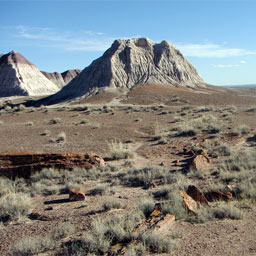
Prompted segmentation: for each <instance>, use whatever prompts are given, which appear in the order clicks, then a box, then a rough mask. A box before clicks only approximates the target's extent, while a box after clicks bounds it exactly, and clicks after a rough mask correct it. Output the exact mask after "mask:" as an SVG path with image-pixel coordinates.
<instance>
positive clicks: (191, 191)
mask: <svg viewBox="0 0 256 256" xmlns="http://www.w3.org/2000/svg"><path fill="white" fill-rule="evenodd" d="M187 194H188V195H189V196H191V197H192V198H193V199H194V200H195V201H197V202H199V203H201V204H206V205H209V203H208V201H207V199H206V198H205V195H204V193H203V192H202V191H201V190H200V189H199V188H197V187H196V186H194V185H189V186H188V189H187Z"/></svg>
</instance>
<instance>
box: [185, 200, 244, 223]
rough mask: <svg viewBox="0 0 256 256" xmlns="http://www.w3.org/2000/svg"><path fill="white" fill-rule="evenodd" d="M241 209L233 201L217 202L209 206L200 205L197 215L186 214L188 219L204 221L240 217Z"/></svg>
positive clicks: (198, 221) (241, 215)
mask: <svg viewBox="0 0 256 256" xmlns="http://www.w3.org/2000/svg"><path fill="white" fill-rule="evenodd" d="M242 217H243V214H242V211H241V210H240V209H239V208H237V207H236V206H235V205H234V203H233V202H217V203H215V204H214V205H212V206H211V207H209V206H202V207H201V208H200V211H199V213H198V215H197V216H188V220H189V221H192V222H197V223H204V222H207V221H212V220H215V219H236V220H237V219H241V218H242Z"/></svg>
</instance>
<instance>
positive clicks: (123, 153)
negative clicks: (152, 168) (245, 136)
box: [108, 141, 135, 160]
mask: <svg viewBox="0 0 256 256" xmlns="http://www.w3.org/2000/svg"><path fill="white" fill-rule="evenodd" d="M108 147H109V154H110V156H111V159H113V160H119V159H129V158H133V157H134V154H135V153H134V152H133V151H132V150H131V149H130V147H129V146H128V145H127V144H124V143H122V142H120V141H119V142H118V141H111V142H110V143H108Z"/></svg>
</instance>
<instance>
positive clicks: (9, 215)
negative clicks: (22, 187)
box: [0, 192, 31, 221]
mask: <svg viewBox="0 0 256 256" xmlns="http://www.w3.org/2000/svg"><path fill="white" fill-rule="evenodd" d="M30 210H31V200H30V197H29V196H28V195H27V194H24V193H16V192H12V193H8V194H6V195H4V196H2V197H1V198H0V221H8V220H14V219H16V218H21V217H25V216H27V215H28V214H29V212H30Z"/></svg>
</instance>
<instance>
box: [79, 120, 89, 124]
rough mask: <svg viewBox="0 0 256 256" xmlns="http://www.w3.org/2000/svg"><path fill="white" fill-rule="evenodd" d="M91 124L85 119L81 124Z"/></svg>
mask: <svg viewBox="0 0 256 256" xmlns="http://www.w3.org/2000/svg"><path fill="white" fill-rule="evenodd" d="M89 123H90V122H89V121H88V120H85V119H83V120H82V121H81V122H80V124H89Z"/></svg>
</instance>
